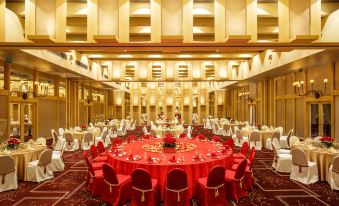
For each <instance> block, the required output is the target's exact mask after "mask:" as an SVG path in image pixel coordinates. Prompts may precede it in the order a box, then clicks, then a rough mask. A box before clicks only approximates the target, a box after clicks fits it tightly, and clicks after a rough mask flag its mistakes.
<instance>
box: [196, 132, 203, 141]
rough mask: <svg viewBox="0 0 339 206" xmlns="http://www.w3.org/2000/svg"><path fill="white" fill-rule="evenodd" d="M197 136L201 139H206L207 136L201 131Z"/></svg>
mask: <svg viewBox="0 0 339 206" xmlns="http://www.w3.org/2000/svg"><path fill="white" fill-rule="evenodd" d="M197 138H198V139H200V140H204V139H205V136H204V135H203V134H201V133H199V134H198V135H197Z"/></svg>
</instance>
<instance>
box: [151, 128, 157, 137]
mask: <svg viewBox="0 0 339 206" xmlns="http://www.w3.org/2000/svg"><path fill="white" fill-rule="evenodd" d="M150 134H151V135H152V136H154V137H156V136H157V133H156V132H155V130H154V129H151V131H150Z"/></svg>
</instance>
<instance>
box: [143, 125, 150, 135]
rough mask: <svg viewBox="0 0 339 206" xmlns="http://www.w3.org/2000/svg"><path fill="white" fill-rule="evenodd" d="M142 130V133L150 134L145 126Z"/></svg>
mask: <svg viewBox="0 0 339 206" xmlns="http://www.w3.org/2000/svg"><path fill="white" fill-rule="evenodd" d="M142 132H143V133H144V135H147V134H150V133H149V132H148V131H147V128H146V127H145V126H144V127H143V128H142Z"/></svg>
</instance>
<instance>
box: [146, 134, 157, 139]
mask: <svg viewBox="0 0 339 206" xmlns="http://www.w3.org/2000/svg"><path fill="white" fill-rule="evenodd" d="M154 138H156V137H154V136H153V135H151V134H146V135H144V138H143V139H154Z"/></svg>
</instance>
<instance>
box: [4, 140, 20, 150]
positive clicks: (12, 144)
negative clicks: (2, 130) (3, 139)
mask: <svg viewBox="0 0 339 206" xmlns="http://www.w3.org/2000/svg"><path fill="white" fill-rule="evenodd" d="M19 145H20V140H19V139H17V138H15V137H12V138H9V139H8V140H7V149H9V150H14V149H18V147H19Z"/></svg>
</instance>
